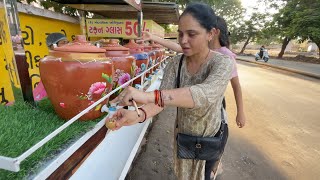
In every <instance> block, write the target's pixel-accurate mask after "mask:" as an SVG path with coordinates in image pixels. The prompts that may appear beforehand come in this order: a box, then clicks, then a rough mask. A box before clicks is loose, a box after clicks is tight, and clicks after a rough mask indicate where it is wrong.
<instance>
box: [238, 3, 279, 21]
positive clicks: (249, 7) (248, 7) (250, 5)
mask: <svg viewBox="0 0 320 180" xmlns="http://www.w3.org/2000/svg"><path fill="white" fill-rule="evenodd" d="M241 3H242V7H243V8H245V9H246V12H245V14H246V15H245V18H249V17H250V15H251V14H252V13H253V11H254V10H253V9H254V8H258V10H259V11H260V12H261V13H263V12H265V11H266V10H267V9H266V7H265V6H264V5H263V3H259V2H258V0H241ZM268 12H269V13H271V14H274V13H277V12H278V11H277V10H275V9H268Z"/></svg>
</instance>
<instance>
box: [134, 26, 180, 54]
mask: <svg viewBox="0 0 320 180" xmlns="http://www.w3.org/2000/svg"><path fill="white" fill-rule="evenodd" d="M141 40H143V41H150V40H151V41H154V42H156V43H159V44H161V45H162V46H164V47H166V48H169V49H171V50H173V51H176V52H178V53H182V48H181V46H180V45H179V44H177V43H175V42H172V41H169V40H165V39H163V38H160V37H158V36H156V35H153V34H151V33H150V32H147V31H144V32H143V35H142V39H141ZM141 40H138V41H137V42H139V41H141Z"/></svg>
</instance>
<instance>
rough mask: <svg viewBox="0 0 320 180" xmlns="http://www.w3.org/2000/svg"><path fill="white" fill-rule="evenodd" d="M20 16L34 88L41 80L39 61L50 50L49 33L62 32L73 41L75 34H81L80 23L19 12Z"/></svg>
mask: <svg viewBox="0 0 320 180" xmlns="http://www.w3.org/2000/svg"><path fill="white" fill-rule="evenodd" d="M19 18H20V28H21V31H22V39H23V40H22V41H23V44H24V50H25V53H26V57H27V62H28V64H29V74H30V78H31V81H32V86H33V88H34V87H36V86H37V84H38V83H39V81H40V73H39V61H40V59H42V58H43V57H44V56H46V55H48V52H49V50H48V47H47V45H46V38H47V35H49V34H50V33H53V32H60V33H62V34H64V35H65V36H66V37H67V39H68V40H69V41H72V40H73V39H74V37H75V35H77V34H80V27H79V24H73V23H69V22H65V21H60V20H56V19H50V18H46V17H40V16H34V15H29V14H25V13H19ZM44 24H45V25H44Z"/></svg>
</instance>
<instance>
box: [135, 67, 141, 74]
mask: <svg viewBox="0 0 320 180" xmlns="http://www.w3.org/2000/svg"><path fill="white" fill-rule="evenodd" d="M140 72H141V68H137V69H136V73H135V75H136V76H137V75H139V74H140Z"/></svg>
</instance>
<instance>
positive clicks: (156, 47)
mask: <svg viewBox="0 0 320 180" xmlns="http://www.w3.org/2000/svg"><path fill="white" fill-rule="evenodd" d="M150 45H151V47H152V50H153V51H154V52H155V55H156V58H155V61H154V63H153V64H157V63H159V62H160V61H161V57H162V52H161V46H160V45H159V44H156V43H154V42H153V41H151V44H150ZM157 67H158V66H156V67H154V68H153V71H155V70H156V69H157Z"/></svg>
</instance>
